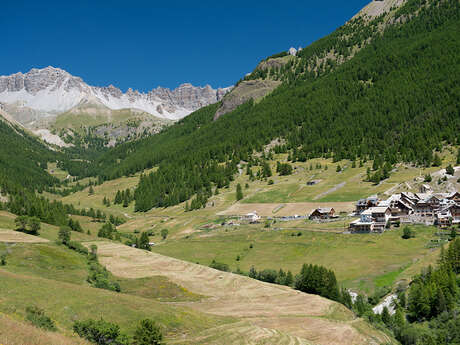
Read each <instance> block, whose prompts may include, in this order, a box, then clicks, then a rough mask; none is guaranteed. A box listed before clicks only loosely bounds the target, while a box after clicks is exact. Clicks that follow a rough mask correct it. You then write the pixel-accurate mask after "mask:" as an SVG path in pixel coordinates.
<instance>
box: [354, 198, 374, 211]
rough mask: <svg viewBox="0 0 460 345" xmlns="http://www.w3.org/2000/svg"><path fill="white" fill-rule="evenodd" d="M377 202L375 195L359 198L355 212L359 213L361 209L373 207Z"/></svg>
mask: <svg viewBox="0 0 460 345" xmlns="http://www.w3.org/2000/svg"><path fill="white" fill-rule="evenodd" d="M378 204H379V198H378V197H377V195H372V196H370V197H368V198H366V199H360V200H358V202H357V203H356V210H355V213H356V214H361V213H362V212H363V211H365V210H367V209H368V208H370V207H375V206H377V205H378Z"/></svg>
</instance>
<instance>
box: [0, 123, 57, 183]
mask: <svg viewBox="0 0 460 345" xmlns="http://www.w3.org/2000/svg"><path fill="white" fill-rule="evenodd" d="M56 157H57V155H56V153H54V152H53V151H51V150H49V149H48V148H47V147H46V146H45V145H44V144H43V143H42V142H40V141H39V140H38V139H37V138H34V137H32V136H31V135H29V134H28V133H26V132H25V131H24V130H23V129H21V128H19V127H18V126H14V125H12V124H9V123H7V122H5V121H2V120H0V162H1V164H0V183H1V185H2V188H3V189H8V188H11V186H12V185H20V186H22V187H26V188H31V189H35V188H37V189H38V190H43V188H44V187H46V186H51V185H53V184H55V183H56V182H57V180H56V179H55V178H53V177H52V176H50V175H49V174H48V173H47V172H46V167H47V163H48V162H49V161H53V160H56Z"/></svg>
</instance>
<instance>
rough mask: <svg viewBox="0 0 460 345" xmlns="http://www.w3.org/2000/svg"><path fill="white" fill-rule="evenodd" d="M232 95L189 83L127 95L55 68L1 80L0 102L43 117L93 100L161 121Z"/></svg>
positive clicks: (130, 91) (50, 67) (176, 117)
mask: <svg viewBox="0 0 460 345" xmlns="http://www.w3.org/2000/svg"><path fill="white" fill-rule="evenodd" d="M228 91H229V88H225V89H217V90H214V89H213V88H211V87H210V86H209V85H206V86H205V87H195V86H193V85H192V84H190V83H185V84H182V85H180V86H179V87H178V88H176V89H174V90H170V89H167V88H162V87H158V88H156V89H153V90H152V91H150V92H148V93H143V92H140V91H138V90H134V89H132V88H129V89H128V90H127V92H126V93H123V92H122V91H121V90H120V89H119V88H117V87H115V86H113V85H109V86H106V87H96V86H90V85H88V84H86V83H85V82H84V81H83V80H82V79H81V78H79V77H75V76H73V75H71V74H70V73H68V72H67V71H65V70H63V69H60V68H56V67H52V66H48V67H46V68H42V69H39V68H32V69H31V70H30V71H29V72H27V73H25V74H23V73H21V72H19V73H15V74H12V75H9V76H0V102H4V103H6V104H15V105H20V106H21V107H26V108H27V109H31V110H34V111H35V112H38V113H41V114H42V117H46V116H50V115H56V114H59V113H62V112H65V111H69V110H70V109H72V108H73V107H75V106H77V105H78V104H80V102H81V101H82V100H83V99H88V98H89V97H92V98H93V99H97V100H98V101H100V102H101V103H102V104H103V105H105V106H106V107H108V108H109V109H112V110H119V109H125V108H126V109H139V110H143V111H145V112H147V113H150V114H152V115H155V116H158V117H162V118H167V119H179V118H182V117H184V116H186V115H188V114H190V113H191V112H193V111H195V110H197V109H198V108H201V107H203V106H206V105H209V104H212V103H215V102H218V101H219V100H220V99H221V98H222V97H223V96H224V95H225V93H227V92H228ZM10 111H11V109H10ZM21 114H24V111H23V110H22V111H21ZM36 114H37V113H35V115H36ZM13 115H14V114H13ZM22 119H23V120H24V116H22ZM29 120H30V121H32V120H33V121H35V120H37V118H36V116H35V117H34V119H32V118H31V119H29Z"/></svg>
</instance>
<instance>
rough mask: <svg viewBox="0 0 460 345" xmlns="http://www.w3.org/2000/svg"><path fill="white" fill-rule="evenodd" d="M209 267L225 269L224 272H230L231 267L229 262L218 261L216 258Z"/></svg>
mask: <svg viewBox="0 0 460 345" xmlns="http://www.w3.org/2000/svg"><path fill="white" fill-rule="evenodd" d="M209 267H211V268H214V269H216V270H219V271H223V272H230V267H229V266H228V265H227V264H224V263H222V262H217V261H216V260H212V262H211V264H210V265H209Z"/></svg>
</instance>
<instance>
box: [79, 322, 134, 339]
mask: <svg viewBox="0 0 460 345" xmlns="http://www.w3.org/2000/svg"><path fill="white" fill-rule="evenodd" d="M73 330H74V332H75V333H77V334H78V335H79V336H80V337H81V338H84V339H86V340H88V341H90V342H92V343H95V344H97V345H129V339H128V337H127V336H126V335H124V334H122V333H121V332H120V327H119V326H118V325H116V324H114V323H110V322H107V321H104V320H103V319H100V320H98V321H95V320H86V321H77V322H75V323H74V325H73Z"/></svg>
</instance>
